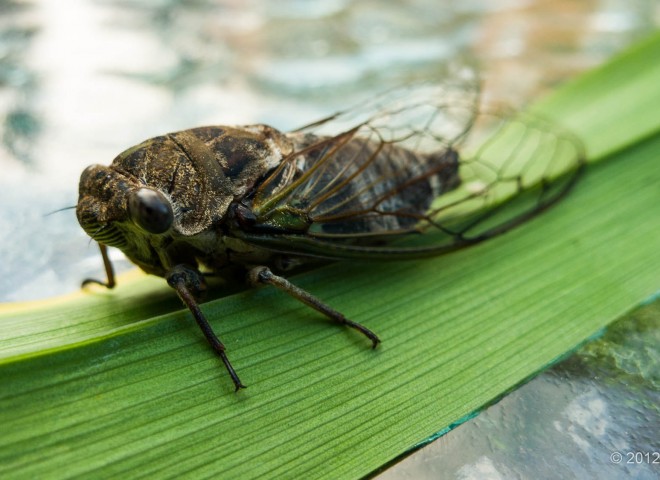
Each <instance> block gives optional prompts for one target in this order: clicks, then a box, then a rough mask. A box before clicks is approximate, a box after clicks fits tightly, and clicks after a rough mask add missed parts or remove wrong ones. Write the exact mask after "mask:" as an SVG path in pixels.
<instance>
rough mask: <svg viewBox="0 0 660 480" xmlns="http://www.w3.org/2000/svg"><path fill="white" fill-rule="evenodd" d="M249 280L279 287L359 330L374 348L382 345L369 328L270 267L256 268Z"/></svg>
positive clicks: (327, 315)
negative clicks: (347, 316)
mask: <svg viewBox="0 0 660 480" xmlns="http://www.w3.org/2000/svg"><path fill="white" fill-rule="evenodd" d="M248 280H249V281H250V283H252V284H253V285H272V286H274V287H277V288H279V289H280V290H282V291H285V292H286V293H288V294H289V295H291V296H292V297H293V298H295V299H297V300H300V301H301V302H303V303H304V304H305V305H308V306H310V307H312V308H313V309H314V310H317V311H319V312H321V313H322V314H323V315H325V316H326V317H328V318H330V319H332V320H334V321H335V322H337V323H339V324H341V325H346V326H347V327H350V328H353V329H355V330H357V331H358V332H360V333H362V334H363V335H364V336H365V337H367V338H368V339H369V340H371V346H372V348H376V347H377V346H378V344H379V343H380V338H378V335H376V334H375V333H374V332H372V331H371V330H369V329H368V328H367V327H365V326H364V325H360V324H359V323H356V322H353V321H351V320H349V319H347V318H346V317H345V316H344V315H342V314H341V313H340V312H338V311H337V310H335V309H333V308H331V307H329V306H328V305H326V304H325V303H323V302H322V301H321V300H319V299H318V298H316V297H315V296H313V295H312V294H311V293H309V292H306V291H305V290H303V289H302V288H300V287H296V286H295V285H294V284H292V283H291V282H289V281H288V280H287V279H286V278H283V277H280V276H279V275H275V274H274V273H273V272H271V271H270V269H269V268H268V267H254V268H253V269H251V270H250V271H249V272H248Z"/></svg>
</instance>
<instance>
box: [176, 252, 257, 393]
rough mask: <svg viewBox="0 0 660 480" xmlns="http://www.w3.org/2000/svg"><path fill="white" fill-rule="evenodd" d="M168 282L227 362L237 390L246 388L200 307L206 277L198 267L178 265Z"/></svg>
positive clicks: (223, 360)
mask: <svg viewBox="0 0 660 480" xmlns="http://www.w3.org/2000/svg"><path fill="white" fill-rule="evenodd" d="M167 283H168V284H169V285H170V287H172V288H173V289H174V290H176V293H177V294H178V295H179V298H181V300H182V301H183V303H185V304H186V306H187V307H188V308H189V309H190V311H191V312H192V314H193V317H195V321H196V322H197V325H199V328H200V329H201V330H202V333H203V334H204V336H205V337H206V339H207V340H208V342H209V343H210V344H211V347H212V348H213V350H215V352H216V353H217V354H218V355H219V356H220V358H221V359H222V362H223V363H224V364H225V367H226V368H227V371H228V372H229V376H230V377H231V379H232V381H233V382H234V386H235V387H236V391H238V390H240V389H241V388H245V385H243V384H242V383H241V380H240V379H239V378H238V375H237V374H236V371H235V370H234V367H232V366H231V363H230V362H229V359H228V358H227V354H226V353H225V346H224V345H223V343H222V342H221V341H220V339H219V338H218V337H217V336H216V334H215V333H214V332H213V329H212V328H211V325H209V322H208V321H207V320H206V317H204V314H203V313H202V310H201V309H200V308H199V304H198V303H197V298H199V297H200V296H201V295H202V293H204V291H205V290H206V284H205V282H204V277H203V276H202V274H201V273H200V272H199V270H197V269H196V268H193V267H190V266H188V265H176V266H175V267H173V268H172V269H171V270H170V271H169V272H168V274H167Z"/></svg>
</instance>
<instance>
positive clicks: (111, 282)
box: [81, 243, 117, 288]
mask: <svg viewBox="0 0 660 480" xmlns="http://www.w3.org/2000/svg"><path fill="white" fill-rule="evenodd" d="M98 245H99V250H101V257H102V258H103V266H104V267H105V275H106V277H107V279H108V280H107V281H106V282H102V281H101V280H96V279H95V278H86V279H85V280H83V282H82V285H81V287H84V286H85V285H89V284H90V283H95V284H96V285H101V286H104V287H105V288H115V285H117V283H116V282H115V269H114V268H112V262H111V261H110V257H108V247H106V246H105V245H103V244H102V243H99V244H98Z"/></svg>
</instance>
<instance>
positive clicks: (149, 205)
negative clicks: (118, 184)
mask: <svg viewBox="0 0 660 480" xmlns="http://www.w3.org/2000/svg"><path fill="white" fill-rule="evenodd" d="M128 213H129V215H130V217H131V220H132V221H133V223H135V224H136V225H137V226H138V227H140V228H141V229H142V230H144V231H146V232H148V233H156V234H157V233H165V232H166V231H168V230H169V229H170V226H172V221H173V220H174V213H173V212H172V205H170V202H169V201H168V200H167V199H166V198H165V196H163V194H162V193H160V192H159V191H157V190H152V189H150V188H141V189H139V190H137V191H135V192H133V193H131V194H130V196H129V198H128Z"/></svg>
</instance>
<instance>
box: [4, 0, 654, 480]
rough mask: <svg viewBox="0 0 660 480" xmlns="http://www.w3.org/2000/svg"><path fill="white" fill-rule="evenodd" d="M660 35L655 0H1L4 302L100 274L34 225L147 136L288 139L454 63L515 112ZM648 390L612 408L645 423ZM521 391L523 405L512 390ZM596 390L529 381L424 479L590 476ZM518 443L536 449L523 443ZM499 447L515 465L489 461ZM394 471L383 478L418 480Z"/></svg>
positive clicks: (80, 242) (453, 442) (47, 228)
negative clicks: (223, 133)
mask: <svg viewBox="0 0 660 480" xmlns="http://www.w3.org/2000/svg"><path fill="white" fill-rule="evenodd" d="M659 23H660V7H658V4H657V2H654V1H651V0H584V1H581V2H574V1H563V0H560V1H549V0H545V1H541V0H537V1H534V0H527V1H526V0H507V1H499V2H494V1H493V2H476V1H464V0H456V1H443V2H439V1H438V0H390V1H375V0H373V1H369V0H366V1H360V2H350V1H348V0H324V1H311V0H309V1H308V0H281V1H277V2H274V1H267V0H248V1H243V0H221V1H210V0H195V1H189V2H183V1H178V0H158V1H145V0H96V1H92V0H62V1H58V2H54V1H48V0H33V1H27V0H26V1H20V0H0V232H2V235H0V273H1V275H0V300H1V301H11V300H27V299H32V298H41V297H47V296H52V295H55V294H60V293H64V292H68V291H72V290H75V289H77V288H78V286H79V285H80V280H81V279H82V278H86V277H90V276H99V275H101V274H102V266H101V261H100V258H99V256H98V254H97V250H96V248H95V246H94V245H93V244H91V243H90V242H89V240H88V239H87V238H86V236H85V234H84V233H83V232H82V230H81V229H80V228H79V226H78V225H77V222H76V220H75V215H74V213H73V211H72V210H64V211H62V212H58V213H53V214H52V215H46V214H47V213H49V212H52V211H54V210H57V209H60V208H63V207H67V206H72V205H75V203H76V200H77V182H78V178H79V175H80V172H81V171H82V170H83V169H84V168H85V167H86V166H87V165H89V164H92V163H103V164H108V163H110V162H111V160H112V159H113V158H114V156H115V155H116V154H118V153H119V152H121V151H122V150H124V149H125V148H127V147H129V146H131V145H133V144H136V143H139V142H141V141H142V140H144V139H146V138H149V137H152V136H155V135H158V134H161V133H164V132H168V131H173V130H179V129H185V128H190V127H193V126H199V125H205V124H234V123H257V122H259V123H268V124H271V125H272V126H274V127H276V128H279V129H282V130H286V129H290V128H293V127H295V126H299V125H302V124H305V123H308V122H310V121H312V120H314V119H316V118H319V117H321V116H323V115H326V114H328V113H331V112H333V111H336V110H338V109H341V108H345V107H346V106H348V105H350V103H352V102H353V101H355V100H356V99H358V98H363V97H364V96H365V95H367V94H368V93H369V92H376V91H380V90H383V89H385V88H386V87H388V86H390V85H393V84H400V83H405V82H407V81H410V80H413V79H421V78H423V79H441V78H442V75H443V71H444V70H445V67H446V66H447V64H449V63H452V62H456V61H459V62H461V63H469V64H473V65H475V66H476V68H478V70H479V72H480V74H481V77H482V79H483V82H484V92H485V93H484V96H485V97H486V98H488V99H497V100H504V101H506V102H508V103H512V104H514V105H524V104H526V103H529V102H531V101H533V100H534V99H535V98H537V97H538V96H540V95H542V94H543V93H544V92H545V91H547V90H549V89H552V88H553V87H554V86H555V85H557V84H559V83H561V82H563V81H564V80H566V79H568V78H571V77H573V76H575V75H576V74H577V73H579V72H581V71H583V70H587V69H589V68H592V67H593V66H595V65H598V64H599V63H601V62H603V61H605V60H606V59H607V58H609V57H610V56H612V55H613V54H615V53H616V52H617V51H619V50H621V49H623V48H624V47H625V46H627V45H629V44H630V43H632V42H633V41H635V40H637V39H639V38H642V37H644V36H645V35H647V34H648V33H649V32H650V31H651V30H653V29H655V28H657V25H658V24H659ZM112 255H113V258H115V260H120V259H121V258H122V256H121V254H120V253H119V252H113V254H112ZM124 268H126V265H124ZM655 332H656V334H657V324H656V325H655ZM635 348H640V349H642V350H643V349H644V348H646V347H644V346H643V345H642V346H639V345H638V346H636V347H635ZM543 378H545V377H543ZM538 382H541V383H538ZM532 386H533V387H532ZM652 387H653V388H655V390H654V389H653V388H651V390H649V391H651V392H652V396H651V397H649V396H648V395H646V394H645V395H641V396H639V395H638V396H637V397H631V398H626V399H625V400H626V401H627V402H632V403H631V404H632V405H633V407H631V408H633V409H638V411H640V412H642V413H640V415H642V416H644V415H647V417H648V418H647V419H650V420H649V421H655V422H657V418H658V417H657V415H656V416H655V417H652V416H651V417H649V416H648V412H649V411H652V412H655V414H657V404H658V402H657V384H653V385H652ZM529 388H533V390H532V391H531V393H529V394H525V395H531V396H532V397H534V398H532V399H531V400H529V399H526V398H525V397H524V395H523V396H522V397H521V396H520V395H521V393H519V392H525V391H528V390H526V389H529ZM604 388H605V385H604V384H603V383H602V382H595V383H593V384H591V383H589V382H587V381H586V379H585V382H584V383H583V384H581V385H580V386H575V384H573V383H569V382H562V381H558V380H556V379H553V378H550V379H547V378H546V379H542V380H539V381H536V380H535V381H534V382H532V383H530V384H528V385H527V386H525V387H524V388H523V389H521V390H520V391H519V392H516V395H517V396H514V395H511V396H509V397H507V398H506V399H505V401H503V402H500V404H498V405H497V407H500V406H502V407H501V410H497V411H496V412H495V413H493V414H491V413H489V412H491V411H492V409H491V410H489V411H486V412H484V413H482V415H480V416H479V417H478V418H477V419H476V420H475V421H472V422H470V423H468V424H466V425H464V426H463V427H461V428H459V429H457V430H456V431H454V432H451V433H450V434H449V435H446V436H445V437H443V438H442V440H441V442H443V443H442V444H441V445H445V447H444V450H442V451H441V454H440V457H439V458H438V457H436V458H435V460H433V461H432V462H428V465H427V470H426V472H427V473H426V478H443V477H445V478H446V477H458V478H473V477H474V478H508V477H511V476H518V477H520V478H534V475H533V474H532V473H530V472H539V471H546V472H549V473H548V475H552V472H553V470H552V469H550V468H548V469H546V470H543V469H541V470H539V469H535V468H533V467H534V465H535V464H534V462H538V464H539V465H546V466H547V465H552V464H553V463H554V462H555V461H556V460H557V458H558V457H561V458H562V459H564V460H565V461H564V464H563V465H564V468H565V469H564V470H562V472H568V474H570V472H572V471H574V472H576V476H580V472H583V473H585V474H586V475H589V474H590V473H591V472H592V471H593V470H589V469H588V467H586V466H585V465H587V466H593V465H594V463H593V462H598V461H602V462H603V464H605V463H607V462H608V461H609V460H608V459H601V458H595V457H594V456H593V455H591V456H590V453H589V452H586V453H580V452H584V451H585V448H587V447H588V446H589V445H591V446H593V445H597V444H598V443H599V442H602V438H603V437H601V436H599V434H598V433H599V432H600V431H601V430H603V429H605V431H606V433H607V434H608V435H609V437H607V438H609V439H610V440H611V439H615V438H618V437H616V435H615V434H616V433H617V432H618V430H616V429H614V430H612V429H609V430H608V428H609V426H608V425H610V424H611V423H609V424H608V423H607V421H606V417H611V416H612V415H618V414H619V413H620V412H621V408H623V407H620V405H618V404H619V403H620V402H621V397H620V396H616V397H608V395H607V394H606V391H605V390H604ZM645 388H646V387H645ZM548 389H549V390H552V391H553V392H554V393H553V395H554V397H552V395H549V396H547V397H546V395H545V394H544V393H542V392H547V391H549V390H548ZM566 389H568V391H567V390H566ZM539 392H541V393H539ZM604 392H605V393H604ZM539 395H540V397H539ZM551 397H552V398H556V399H558V401H559V402H563V403H561V404H555V403H552V404H550V403H549V402H546V399H547V398H551ZM649 398H650V399H651V400H649ZM635 399H636V400H635ZM653 399H655V400H653ZM653 401H655V405H656V408H655V410H654V409H651V410H649V409H648V407H647V404H648V403H649V402H651V403H652V402H653ZM530 402H531V403H530ZM636 402H637V403H636ZM639 402H642V404H641V405H640V403H639ZM525 409H531V410H529V411H525ZM636 411H637V410H636ZM520 412H522V413H520ZM571 412H573V413H571ZM544 417H547V418H545V421H541V420H542V419H543V418H544ZM536 418H540V419H541V420H539V421H538V423H537V422H535V421H533V420H534V419H536ZM641 421H642V420H640V422H641ZM557 422H558V423H557ZM603 422H605V423H603ZM510 424H513V426H514V427H515V426H519V427H521V428H523V429H530V428H533V429H538V431H536V430H535V431H525V433H524V435H523V434H520V432H518V431H517V430H515V429H514V430H511V426H510ZM617 425H618V426H621V427H622V428H635V429H637V428H640V427H639V426H640V423H639V422H637V421H636V420H635V421H627V420H626V421H623V422H621V423H619V424H617ZM468 427H469V428H472V429H474V428H476V430H467V428H468ZM656 427H657V424H656ZM553 429H554V430H553ZM555 430H556V431H555ZM549 431H552V432H553V434H552V435H549V434H547V432H549ZM656 431H657V428H656ZM461 432H464V433H461ZM539 432H541V433H539ZM543 432H546V433H543ZM612 432H614V433H612ZM499 434H503V436H498V435H499ZM530 438H541V439H542V441H541V440H540V441H539V443H538V445H536V444H535V446H534V448H531V447H529V442H530V440H529V439H530ZM655 440H656V446H657V437H656V438H655ZM585 441H586V444H585V443H583V442H585ZM497 442H502V445H504V446H505V447H506V450H507V451H508V452H514V453H515V449H516V448H523V453H524V454H520V455H517V456H516V455H506V456H498V452H499V453H501V452H502V449H499V446H498V444H497ZM520 442H524V443H525V445H522V446H520ZM571 442H572V443H571ZM436 443H438V442H436ZM584 445H587V447H584ZM607 445H608V446H609V447H611V448H619V447H621V448H623V446H622V445H619V444H616V443H615V442H614V441H613V440H612V441H611V442H610V443H608V444H607ZM625 446H627V447H631V448H632V447H635V446H638V447H641V446H644V445H642V444H641V443H638V444H633V443H630V442H629V444H628V445H625ZM525 448H527V450H524V449H525ZM594 451H598V452H600V450H591V452H594ZM424 452H432V450H431V449H424V450H422V453H424ZM575 452H578V453H577V454H576V453H575ZM429 455H431V454H429ZM447 455H451V457H452V461H451V465H452V468H448V462H447ZM584 455H586V457H585V456H584ZM539 456H544V457H543V458H539ZM416 457H417V458H418V459H419V458H420V457H419V454H418V455H416ZM421 458H422V463H424V462H426V458H427V457H426V456H422V457H421ZM585 458H586V459H587V460H585ZM590 462H591V463H590ZM525 465H527V466H529V465H532V468H531V470H530V469H528V470H525V468H524V466H525ZM573 467H575V470H571V469H572V468H573ZM407 468H408V469H407V470H401V469H400V468H399V467H397V468H396V469H393V470H391V471H390V472H389V473H388V474H387V476H388V477H389V478H406V476H407V477H409V478H412V477H413V476H414V477H415V478H423V475H422V474H421V473H420V472H421V470H420V471H418V470H415V468H416V467H414V466H413V467H407ZM411 468H412V469H411ZM580 468H582V470H580ZM589 468H591V467H589ZM411 472H412V473H411ZM428 472H431V473H428ZM607 472H614V473H620V472H624V471H623V470H607ZM638 472H642V473H644V472H646V470H644V471H642V470H639V471H638ZM655 472H656V473H657V470H655ZM644 474H645V473H644ZM429 475H430V476H429ZM608 475H609V474H608ZM560 476H561V475H560ZM601 478H604V477H601ZM609 478H616V475H615V476H610V477H609ZM639 478H642V477H639ZM649 478H650V477H649Z"/></svg>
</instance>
